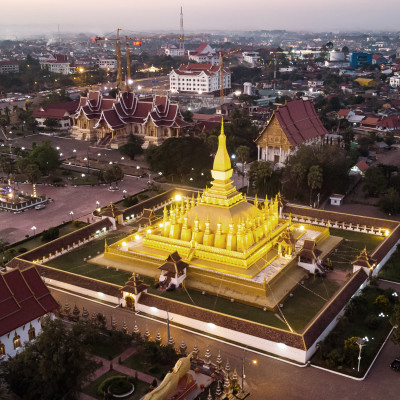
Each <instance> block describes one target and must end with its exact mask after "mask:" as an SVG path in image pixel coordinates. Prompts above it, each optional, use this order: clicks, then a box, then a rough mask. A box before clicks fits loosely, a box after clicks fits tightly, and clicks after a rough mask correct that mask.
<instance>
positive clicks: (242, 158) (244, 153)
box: [236, 146, 250, 186]
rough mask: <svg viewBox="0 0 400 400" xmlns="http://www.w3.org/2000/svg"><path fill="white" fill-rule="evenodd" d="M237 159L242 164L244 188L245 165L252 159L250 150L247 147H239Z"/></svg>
mask: <svg viewBox="0 0 400 400" xmlns="http://www.w3.org/2000/svg"><path fill="white" fill-rule="evenodd" d="M236 157H237V159H238V161H239V162H240V163H242V186H244V165H245V163H246V162H247V160H248V159H249V157H250V149H249V148H248V147H247V146H239V147H238V148H237V149H236Z"/></svg>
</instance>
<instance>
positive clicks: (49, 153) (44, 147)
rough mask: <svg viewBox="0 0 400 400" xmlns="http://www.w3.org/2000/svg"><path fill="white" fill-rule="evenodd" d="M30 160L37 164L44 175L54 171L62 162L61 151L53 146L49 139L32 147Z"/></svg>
mask: <svg viewBox="0 0 400 400" xmlns="http://www.w3.org/2000/svg"><path fill="white" fill-rule="evenodd" d="M28 160H29V162H30V163H31V164H36V165H37V166H38V167H39V169H40V172H41V173H42V174H43V175H47V174H48V173H49V172H52V171H54V170H55V169H57V168H58V166H59V165H60V163H61V161H60V154H59V152H58V151H57V150H56V149H54V148H53V147H52V146H51V143H50V141H49V140H46V141H44V142H43V143H42V144H41V145H40V146H35V147H32V151H31V152H30V154H29V156H28Z"/></svg>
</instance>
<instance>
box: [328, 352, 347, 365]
mask: <svg viewBox="0 0 400 400" xmlns="http://www.w3.org/2000/svg"><path fill="white" fill-rule="evenodd" d="M343 361H344V354H343V351H341V350H339V349H334V350H332V351H331V352H329V353H328V354H327V356H326V358H325V364H326V366H327V367H328V368H335V367H337V366H338V365H341V364H342V363H343Z"/></svg>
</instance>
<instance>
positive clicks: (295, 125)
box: [255, 99, 328, 164]
mask: <svg viewBox="0 0 400 400" xmlns="http://www.w3.org/2000/svg"><path fill="white" fill-rule="evenodd" d="M327 133H328V131H327V130H326V129H325V127H324V126H323V125H322V122H321V121H320V119H319V118H318V115H317V112H316V111H315V108H314V105H313V103H312V102H311V101H308V100H302V99H300V100H293V101H290V102H289V103H287V104H285V105H284V106H280V107H279V108H278V109H277V110H276V111H275V112H274V113H273V114H272V117H271V118H270V119H269V121H268V122H267V124H266V125H265V127H264V128H263V130H262V131H261V132H260V134H259V136H258V138H257V139H256V140H255V142H256V144H257V147H258V161H269V162H272V163H275V164H276V163H281V164H283V163H284V162H285V161H286V159H287V158H288V156H289V155H290V154H292V153H294V152H296V150H297V148H298V146H300V145H302V144H305V145H310V144H313V143H319V142H322V141H323V139H324V136H325V135H326V134H327Z"/></svg>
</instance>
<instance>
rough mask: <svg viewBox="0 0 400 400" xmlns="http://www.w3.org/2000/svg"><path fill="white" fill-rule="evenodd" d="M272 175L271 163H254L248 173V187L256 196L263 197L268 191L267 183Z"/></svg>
mask: <svg viewBox="0 0 400 400" xmlns="http://www.w3.org/2000/svg"><path fill="white" fill-rule="evenodd" d="M272 173H273V170H272V166H271V163H269V162H266V161H254V162H253V163H251V166H250V171H249V183H250V186H251V187H253V188H254V189H255V192H256V193H258V194H260V195H261V194H262V195H265V194H266V193H267V191H268V181H269V179H270V178H271V176H272Z"/></svg>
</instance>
